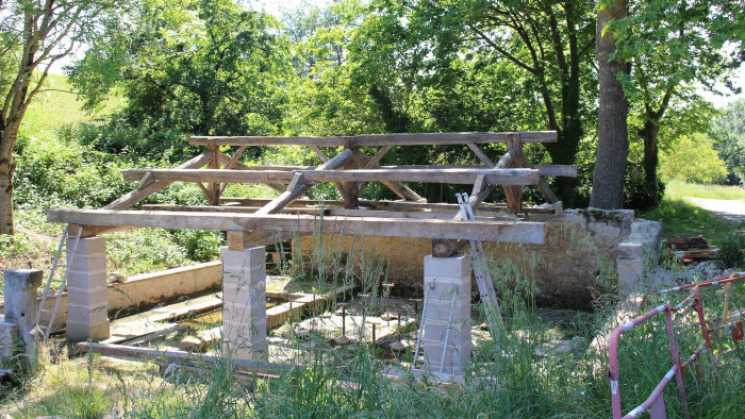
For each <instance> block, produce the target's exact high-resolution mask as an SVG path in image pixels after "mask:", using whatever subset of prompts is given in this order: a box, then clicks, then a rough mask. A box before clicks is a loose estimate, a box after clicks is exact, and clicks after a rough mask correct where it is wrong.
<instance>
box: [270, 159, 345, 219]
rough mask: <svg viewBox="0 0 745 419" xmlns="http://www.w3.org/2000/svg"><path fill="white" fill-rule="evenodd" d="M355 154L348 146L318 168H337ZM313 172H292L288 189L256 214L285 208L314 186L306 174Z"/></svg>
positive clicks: (272, 212) (271, 212) (273, 212)
mask: <svg viewBox="0 0 745 419" xmlns="http://www.w3.org/2000/svg"><path fill="white" fill-rule="evenodd" d="M353 154H354V152H353V151H352V150H351V149H349V148H346V149H344V150H343V151H342V152H341V153H339V154H337V155H336V156H334V157H333V158H331V159H329V161H327V162H326V163H324V164H322V165H320V166H318V169H316V170H326V169H335V168H337V167H342V166H344V165H345V164H346V163H347V162H348V161H349V159H351V158H352V155H353ZM312 172H314V171H312V170H311V171H308V172H299V171H298V172H292V173H293V177H292V181H291V182H290V184H289V185H288V186H287V190H286V191H285V192H283V193H282V194H280V195H279V196H278V197H277V198H275V199H273V200H272V201H271V202H270V203H268V204H266V205H265V206H263V207H262V208H261V209H259V210H258V211H257V212H256V214H275V213H277V212H279V210H281V209H282V208H284V207H285V206H286V205H287V204H289V203H291V202H292V201H295V200H296V199H298V198H300V196H302V195H303V194H304V193H305V191H307V190H308V189H310V187H311V186H313V184H312V183H309V182H308V178H307V177H306V176H305V175H304V174H305V173H312Z"/></svg>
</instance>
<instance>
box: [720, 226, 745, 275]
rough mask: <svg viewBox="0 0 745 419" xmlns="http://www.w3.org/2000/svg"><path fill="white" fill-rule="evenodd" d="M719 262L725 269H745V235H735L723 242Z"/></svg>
mask: <svg viewBox="0 0 745 419" xmlns="http://www.w3.org/2000/svg"><path fill="white" fill-rule="evenodd" d="M717 260H718V261H719V263H721V264H722V265H724V267H725V268H742V267H745V234H743V233H735V234H733V235H731V236H730V237H728V238H725V239H724V240H722V241H721V245H720V246H719V253H717Z"/></svg>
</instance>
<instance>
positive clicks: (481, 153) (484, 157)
mask: <svg viewBox="0 0 745 419" xmlns="http://www.w3.org/2000/svg"><path fill="white" fill-rule="evenodd" d="M466 145H467V146H468V148H470V149H471V151H473V153H474V154H475V155H476V157H478V158H479V160H481V162H482V163H484V164H485V165H486V166H488V167H494V162H493V161H491V159H490V158H489V156H487V155H486V153H484V150H482V149H480V148H479V146H477V145H476V144H474V143H467V144H466Z"/></svg>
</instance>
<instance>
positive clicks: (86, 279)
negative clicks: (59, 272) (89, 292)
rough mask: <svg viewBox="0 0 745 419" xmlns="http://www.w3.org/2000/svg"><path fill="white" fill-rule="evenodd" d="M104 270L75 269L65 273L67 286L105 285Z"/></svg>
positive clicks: (85, 287) (83, 287)
mask: <svg viewBox="0 0 745 419" xmlns="http://www.w3.org/2000/svg"><path fill="white" fill-rule="evenodd" d="M106 285H107V283H106V270H105V269H104V270H97V271H75V270H71V271H69V272H68V273H67V287H68V288H77V289H89V288H95V287H105V286H106Z"/></svg>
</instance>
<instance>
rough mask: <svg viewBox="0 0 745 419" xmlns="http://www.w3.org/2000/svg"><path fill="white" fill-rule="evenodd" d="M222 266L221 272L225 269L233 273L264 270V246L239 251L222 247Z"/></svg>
mask: <svg viewBox="0 0 745 419" xmlns="http://www.w3.org/2000/svg"><path fill="white" fill-rule="evenodd" d="M222 264H223V270H225V268H230V269H231V270H235V271H241V270H255V269H258V268H262V267H263V268H266V248H265V247H264V246H256V247H250V248H247V249H244V250H243V251H239V250H228V248H227V247H223V248H222Z"/></svg>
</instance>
